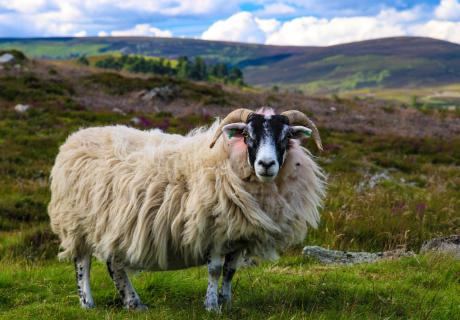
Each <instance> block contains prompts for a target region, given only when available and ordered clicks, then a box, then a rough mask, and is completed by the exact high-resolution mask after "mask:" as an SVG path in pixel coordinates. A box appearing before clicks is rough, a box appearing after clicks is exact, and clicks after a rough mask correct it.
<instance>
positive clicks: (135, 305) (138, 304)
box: [125, 301, 149, 311]
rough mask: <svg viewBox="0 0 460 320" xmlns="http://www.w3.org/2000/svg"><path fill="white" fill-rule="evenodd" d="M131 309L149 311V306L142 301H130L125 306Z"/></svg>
mask: <svg viewBox="0 0 460 320" xmlns="http://www.w3.org/2000/svg"><path fill="white" fill-rule="evenodd" d="M125 308H126V309H128V310H129V311H147V310H148V309H149V308H148V307H147V306H146V305H145V304H143V303H142V302H137V301H136V302H130V303H129V304H127V305H126V306H125Z"/></svg>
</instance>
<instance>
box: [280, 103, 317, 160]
mask: <svg viewBox="0 0 460 320" xmlns="http://www.w3.org/2000/svg"><path fill="white" fill-rule="evenodd" d="M281 115H282V116H286V117H287V118H288V119H289V124H290V125H302V126H307V127H309V128H310V129H311V130H312V131H313V139H314V140H315V143H316V147H317V148H318V149H319V150H320V151H323V145H322V144H321V137H320V136H319V131H318V128H316V125H315V124H314V123H313V121H311V120H310V118H308V117H307V116H306V115H305V114H304V113H303V112H300V111H297V110H289V111H285V112H283V113H281Z"/></svg>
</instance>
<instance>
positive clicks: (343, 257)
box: [303, 246, 414, 264]
mask: <svg viewBox="0 0 460 320" xmlns="http://www.w3.org/2000/svg"><path fill="white" fill-rule="evenodd" d="M303 255H304V256H307V257H312V258H315V259H317V260H318V261H319V262H321V263H324V264H358V263H372V262H375V261H378V260H381V259H387V260H388V259H396V258H401V257H409V256H413V255H414V253H413V252H412V251H407V250H405V249H397V250H391V251H384V252H375V253H373V252H354V251H337V250H329V249H326V248H323V247H318V246H306V247H305V248H303Z"/></svg>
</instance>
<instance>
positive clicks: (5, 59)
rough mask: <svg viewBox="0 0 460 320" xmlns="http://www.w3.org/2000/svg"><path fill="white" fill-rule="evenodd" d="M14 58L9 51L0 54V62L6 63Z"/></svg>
mask: <svg viewBox="0 0 460 320" xmlns="http://www.w3.org/2000/svg"><path fill="white" fill-rule="evenodd" d="M13 60H14V56H13V55H12V54H11V53H4V54H2V55H1V56H0V63H8V62H11V61H13Z"/></svg>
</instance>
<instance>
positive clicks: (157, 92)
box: [141, 86, 176, 101]
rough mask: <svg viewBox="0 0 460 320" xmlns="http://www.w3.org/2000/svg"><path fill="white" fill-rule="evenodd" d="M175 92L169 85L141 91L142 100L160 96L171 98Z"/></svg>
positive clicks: (164, 98) (163, 98) (161, 97)
mask: <svg viewBox="0 0 460 320" xmlns="http://www.w3.org/2000/svg"><path fill="white" fill-rule="evenodd" d="M175 93H176V90H175V88H173V87H171V86H163V87H156V88H153V89H151V90H149V91H144V92H142V93H141V96H142V100H144V101H150V100H152V99H154V98H160V99H162V100H167V99H170V98H172V97H173V96H174V95H175Z"/></svg>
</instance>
